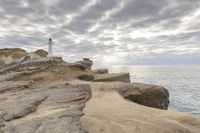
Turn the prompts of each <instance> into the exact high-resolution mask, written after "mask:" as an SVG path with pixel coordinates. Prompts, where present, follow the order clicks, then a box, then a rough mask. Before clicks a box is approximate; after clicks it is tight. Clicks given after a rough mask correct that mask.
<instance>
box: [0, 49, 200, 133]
mask: <svg viewBox="0 0 200 133" xmlns="http://www.w3.org/2000/svg"><path fill="white" fill-rule="evenodd" d="M8 50H9V51H8ZM2 51H3V52H2ZM13 51H14V52H13ZM40 51H41V50H40ZM18 52H19V53H18ZM8 53H9V54H8ZM37 53H38V52H36V53H34V52H33V53H28V52H26V51H24V50H21V49H3V50H0V62H1V64H0V68H1V69H0V133H87V132H89V133H122V132H123V133H132V132H135V133H146V132H148V133H172V132H174V133H189V132H190V133H199V132H200V121H199V119H198V118H195V117H194V116H192V115H189V114H186V113H178V112H174V111H169V110H167V108H168V105H169V92H168V90H167V89H166V88H164V87H162V86H157V85H150V84H143V83H130V75H129V73H117V74H116V73H115V74H114V73H112V74H110V73H109V72H108V70H107V69H96V70H92V65H93V62H92V61H91V60H90V59H88V58H84V59H83V60H81V61H77V62H74V63H69V62H66V61H63V60H62V58H60V57H51V58H48V57H46V52H45V51H42V53H41V52H39V54H37ZM15 55H17V56H15ZM41 55H42V56H41ZM7 59H9V61H7Z"/></svg>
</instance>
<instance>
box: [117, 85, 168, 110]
mask: <svg viewBox="0 0 200 133" xmlns="http://www.w3.org/2000/svg"><path fill="white" fill-rule="evenodd" d="M125 86H126V88H124V87H123V89H121V88H119V92H120V94H121V95H122V96H123V97H124V98H126V99H129V100H131V101H133V102H136V103H138V104H141V105H145V106H148V107H153V108H158V109H168V105H169V92H168V90H167V89H165V88H164V87H162V86H157V85H150V84H141V83H132V84H129V85H125Z"/></svg>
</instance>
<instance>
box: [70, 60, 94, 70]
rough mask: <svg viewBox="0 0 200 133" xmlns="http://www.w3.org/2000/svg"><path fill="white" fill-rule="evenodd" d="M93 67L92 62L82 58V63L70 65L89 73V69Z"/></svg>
mask: <svg viewBox="0 0 200 133" xmlns="http://www.w3.org/2000/svg"><path fill="white" fill-rule="evenodd" d="M92 65H93V62H92V61H91V60H89V59H88V58H83V61H77V62H75V63H71V64H70V65H69V66H70V67H77V68H80V69H81V70H82V71H87V70H89V71H91V67H92Z"/></svg>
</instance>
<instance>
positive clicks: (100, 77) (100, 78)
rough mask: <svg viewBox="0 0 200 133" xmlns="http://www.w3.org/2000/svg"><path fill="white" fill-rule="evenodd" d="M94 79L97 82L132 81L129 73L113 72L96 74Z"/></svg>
mask: <svg viewBox="0 0 200 133" xmlns="http://www.w3.org/2000/svg"><path fill="white" fill-rule="evenodd" d="M94 81H96V82H116V81H119V82H130V74H129V73H111V74H95V75H94Z"/></svg>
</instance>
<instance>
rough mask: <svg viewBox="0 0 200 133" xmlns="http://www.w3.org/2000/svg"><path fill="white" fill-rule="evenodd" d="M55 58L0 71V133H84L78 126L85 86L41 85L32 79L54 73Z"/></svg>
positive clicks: (59, 63) (87, 94)
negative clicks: (44, 73)
mask: <svg viewBox="0 0 200 133" xmlns="http://www.w3.org/2000/svg"><path fill="white" fill-rule="evenodd" d="M62 63H63V61H62V60H60V59H59V58H44V59H39V60H37V61H29V60H27V61H24V62H19V63H16V64H11V65H8V66H6V67H4V68H2V69H1V70H0V79H1V80H0V133H85V131H84V129H83V128H82V126H81V123H80V117H81V116H82V115H83V112H82V109H83V108H84V106H85V102H86V101H87V100H88V99H89V97H90V95H91V94H90V93H91V91H90V86H89V85H68V84H65V83H60V84H51V85H49V84H46V85H45V84H44V83H40V82H41V81H40V80H35V78H34V77H35V76H34V75H37V74H38V75H41V72H43V71H46V72H50V73H52V72H53V73H55V71H53V70H54V69H56V68H59V67H62Z"/></svg>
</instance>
